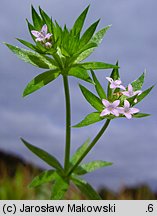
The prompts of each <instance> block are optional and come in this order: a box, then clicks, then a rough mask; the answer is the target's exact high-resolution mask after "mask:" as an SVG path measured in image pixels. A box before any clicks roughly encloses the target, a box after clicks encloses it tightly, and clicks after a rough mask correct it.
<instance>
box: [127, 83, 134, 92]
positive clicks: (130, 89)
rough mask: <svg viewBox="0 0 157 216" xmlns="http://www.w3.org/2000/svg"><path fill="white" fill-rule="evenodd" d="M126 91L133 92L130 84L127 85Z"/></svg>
mask: <svg viewBox="0 0 157 216" xmlns="http://www.w3.org/2000/svg"><path fill="white" fill-rule="evenodd" d="M128 92H133V88H132V85H131V84H129V85H128Z"/></svg>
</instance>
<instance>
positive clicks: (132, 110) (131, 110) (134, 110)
mask: <svg viewBox="0 0 157 216" xmlns="http://www.w3.org/2000/svg"><path fill="white" fill-rule="evenodd" d="M139 111H140V110H139V109H137V108H130V113H131V114H134V113H138V112H139Z"/></svg>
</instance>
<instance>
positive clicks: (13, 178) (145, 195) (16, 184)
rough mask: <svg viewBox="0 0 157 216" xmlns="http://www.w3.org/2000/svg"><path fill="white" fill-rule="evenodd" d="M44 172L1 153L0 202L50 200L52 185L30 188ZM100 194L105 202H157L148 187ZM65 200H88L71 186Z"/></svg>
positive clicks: (101, 192) (103, 189) (100, 191)
mask: <svg viewBox="0 0 157 216" xmlns="http://www.w3.org/2000/svg"><path fill="white" fill-rule="evenodd" d="M41 171H42V170H41V169H39V168H37V167H35V166H32V165H31V164H28V163H25V162H24V161H23V160H21V159H19V158H18V157H15V156H12V155H10V154H5V153H3V152H1V151H0V200H39V199H42V200H45V199H49V197H50V193H51V185H50V184H46V185H43V186H41V187H37V188H35V189H30V188H28V184H29V183H30V182H31V180H32V179H33V178H34V177H35V176H36V175H38V174H39V173H40V172H41ZM99 194H100V195H101V197H102V198H103V199H104V200H155V199H157V194H155V193H153V192H152V191H151V189H150V188H149V187H148V186H147V185H141V186H138V187H134V188H133V187H132V188H126V187H123V188H122V189H121V190H120V191H119V192H118V193H115V192H112V191H111V190H108V189H106V188H101V189H100V190H99ZM65 199H68V200H78V199H82V200H84V199H86V197H85V196H84V195H82V194H81V193H80V191H79V190H78V189H77V188H76V187H75V186H74V185H71V187H70V189H69V191H68V192H67V193H66V197H65Z"/></svg>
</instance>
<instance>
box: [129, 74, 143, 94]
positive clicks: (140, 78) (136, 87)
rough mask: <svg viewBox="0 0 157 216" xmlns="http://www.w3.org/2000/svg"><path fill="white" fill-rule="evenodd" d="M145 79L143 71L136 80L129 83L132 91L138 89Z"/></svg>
mask: <svg viewBox="0 0 157 216" xmlns="http://www.w3.org/2000/svg"><path fill="white" fill-rule="evenodd" d="M144 79H145V73H143V74H142V75H141V76H140V77H139V78H138V79H137V80H135V81H134V82H132V83H131V85H132V87H133V89H134V91H137V90H140V89H141V88H142V86H143V83H144Z"/></svg>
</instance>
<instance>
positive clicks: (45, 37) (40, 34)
mask: <svg viewBox="0 0 157 216" xmlns="http://www.w3.org/2000/svg"><path fill="white" fill-rule="evenodd" d="M31 33H32V34H33V35H34V36H35V37H36V39H35V41H36V42H38V41H39V42H42V43H44V44H45V46H46V47H50V44H51V43H50V42H49V40H50V38H51V36H52V34H51V33H47V25H46V24H45V25H43V27H42V29H41V31H35V30H32V31H31ZM47 43H48V44H47ZM51 46H52V44H51Z"/></svg>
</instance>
